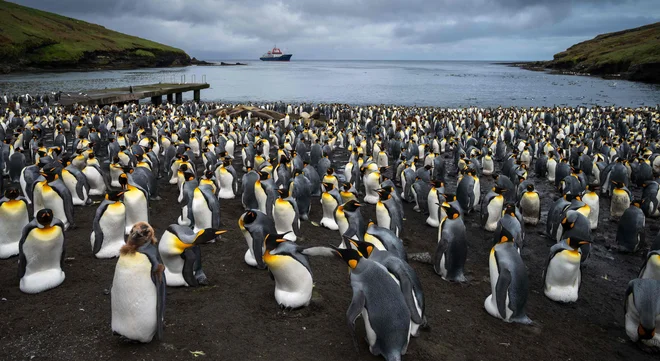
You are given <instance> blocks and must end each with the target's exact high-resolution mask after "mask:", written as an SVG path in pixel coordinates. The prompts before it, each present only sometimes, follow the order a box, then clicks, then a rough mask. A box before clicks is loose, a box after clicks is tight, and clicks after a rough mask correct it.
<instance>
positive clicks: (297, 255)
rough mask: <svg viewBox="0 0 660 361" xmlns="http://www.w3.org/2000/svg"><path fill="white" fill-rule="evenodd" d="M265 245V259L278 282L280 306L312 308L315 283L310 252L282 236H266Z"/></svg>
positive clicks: (278, 301)
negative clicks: (310, 262) (308, 255)
mask: <svg viewBox="0 0 660 361" xmlns="http://www.w3.org/2000/svg"><path fill="white" fill-rule="evenodd" d="M264 244H265V252H264V257H263V259H264V263H265V264H266V265H267V266H268V272H269V274H270V276H271V278H272V279H273V280H274V281H275V301H276V302H277V304H278V305H280V307H282V308H290V309H295V308H300V307H305V306H307V305H309V302H310V300H311V299H312V289H313V288H314V283H313V281H312V269H311V267H310V265H309V260H308V259H307V256H306V254H305V253H306V251H304V250H303V249H302V248H301V247H299V246H298V245H296V244H295V243H294V242H291V241H289V240H287V239H286V238H284V235H281V234H272V233H271V234H268V235H266V238H265V242H264ZM315 248H316V247H315Z"/></svg>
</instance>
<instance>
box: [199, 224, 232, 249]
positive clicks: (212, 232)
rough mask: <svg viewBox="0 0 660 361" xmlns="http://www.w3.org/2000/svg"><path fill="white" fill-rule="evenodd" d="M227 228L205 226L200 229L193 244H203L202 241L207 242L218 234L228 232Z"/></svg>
mask: <svg viewBox="0 0 660 361" xmlns="http://www.w3.org/2000/svg"><path fill="white" fill-rule="evenodd" d="M226 232H227V231H226V230H219V229H215V228H204V229H201V230H199V232H197V235H196V236H195V240H194V241H193V243H192V245H197V244H202V243H207V242H209V241H211V240H213V239H214V238H216V237H217V236H219V235H221V234H223V233H226Z"/></svg>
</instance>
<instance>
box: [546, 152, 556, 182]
mask: <svg viewBox="0 0 660 361" xmlns="http://www.w3.org/2000/svg"><path fill="white" fill-rule="evenodd" d="M546 169H547V179H548V181H549V182H552V183H554V182H555V179H557V177H556V170H557V160H556V159H555V157H554V153H550V154H548V162H547V165H546Z"/></svg>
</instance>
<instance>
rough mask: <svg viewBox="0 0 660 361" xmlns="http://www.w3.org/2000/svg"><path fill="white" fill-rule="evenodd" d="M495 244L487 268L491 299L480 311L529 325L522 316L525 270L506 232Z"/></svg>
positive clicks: (526, 277)
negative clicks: (488, 270) (488, 269)
mask: <svg viewBox="0 0 660 361" xmlns="http://www.w3.org/2000/svg"><path fill="white" fill-rule="evenodd" d="M500 236H501V237H500V239H499V240H498V243H497V244H495V245H494V246H493V248H492V249H491V250H490V259H489V268H490V285H491V292H492V293H491V295H490V296H488V297H487V298H486V301H485V302H484V307H485V308H486V311H488V313H489V314H490V315H491V316H493V317H497V318H500V319H502V320H504V321H506V322H517V323H523V324H530V323H532V321H531V320H530V319H529V317H527V314H526V313H525V306H526V304H527V293H528V291H529V280H528V276H527V269H526V268H525V264H524V262H523V260H522V257H520V253H519V251H518V247H516V245H515V244H514V243H513V236H512V235H511V234H510V233H508V231H507V230H506V228H504V229H503V230H502V233H501V234H500Z"/></svg>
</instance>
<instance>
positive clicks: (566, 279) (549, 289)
mask: <svg viewBox="0 0 660 361" xmlns="http://www.w3.org/2000/svg"><path fill="white" fill-rule="evenodd" d="M585 244H589V240H581V239H578V238H574V237H568V238H567V239H566V240H565V241H562V242H559V243H557V244H555V245H554V246H552V247H551V248H550V256H549V257H548V262H547V264H546V267H545V271H544V272H543V283H544V288H543V292H544V293H545V296H546V297H548V298H549V299H551V300H553V301H557V302H564V303H568V302H575V301H577V299H578V291H579V290H580V282H581V280H582V273H581V271H580V262H581V260H582V255H581V254H580V252H579V249H580V247H581V246H582V245H585Z"/></svg>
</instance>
